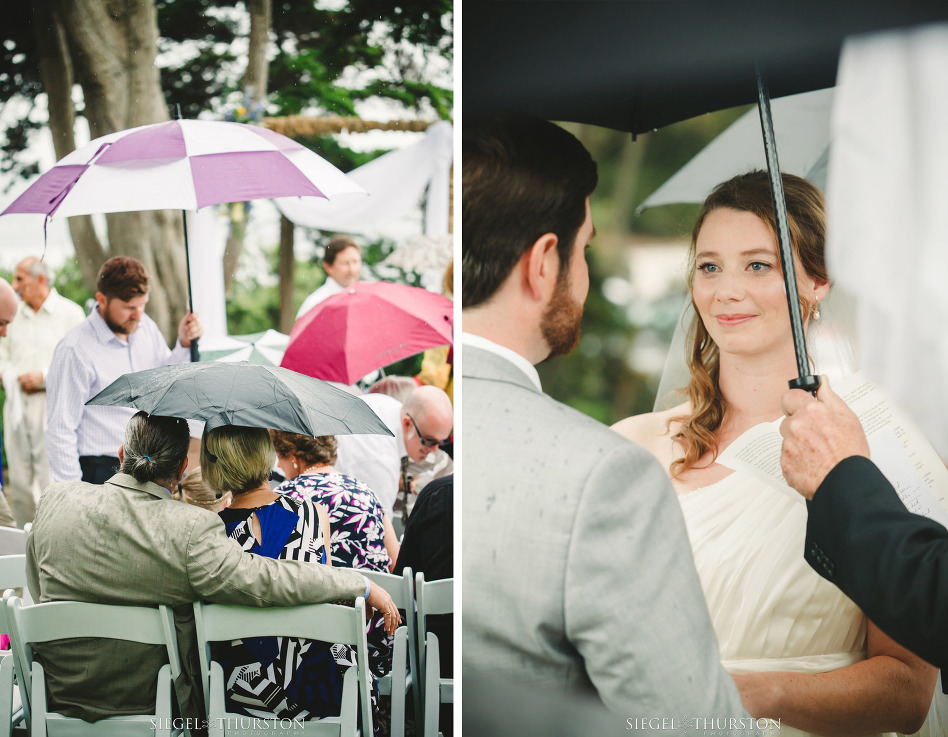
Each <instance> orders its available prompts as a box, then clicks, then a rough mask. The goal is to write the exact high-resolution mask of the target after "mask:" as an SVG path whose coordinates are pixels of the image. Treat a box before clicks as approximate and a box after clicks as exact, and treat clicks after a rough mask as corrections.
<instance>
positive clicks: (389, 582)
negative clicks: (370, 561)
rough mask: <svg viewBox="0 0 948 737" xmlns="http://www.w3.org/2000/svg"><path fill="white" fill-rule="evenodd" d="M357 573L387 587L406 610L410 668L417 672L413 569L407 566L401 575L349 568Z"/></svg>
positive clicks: (397, 604) (390, 593)
mask: <svg viewBox="0 0 948 737" xmlns="http://www.w3.org/2000/svg"><path fill="white" fill-rule="evenodd" d="M346 570H352V571H355V572H356V573H359V574H362V575H363V576H365V577H366V578H367V579H369V581H371V582H372V583H373V584H378V585H379V586H381V587H382V588H383V589H385V590H386V591H387V592H388V594H389V596H391V597H392V601H394V602H395V606H397V607H398V608H399V609H404V610H405V622H404V624H405V626H406V627H407V628H408V658H409V668H410V669H411V672H412V673H417V672H418V668H417V665H418V664H417V662H416V659H417V651H418V650H417V648H418V646H417V645H416V644H415V633H416V632H417V630H416V629H415V596H414V592H413V591H412V571H411V568H406V569H405V570H404V571H403V572H402V575H401V576H396V575H394V574H391V573H380V572H379V571H366V570H363V569H361V568H349V569H346Z"/></svg>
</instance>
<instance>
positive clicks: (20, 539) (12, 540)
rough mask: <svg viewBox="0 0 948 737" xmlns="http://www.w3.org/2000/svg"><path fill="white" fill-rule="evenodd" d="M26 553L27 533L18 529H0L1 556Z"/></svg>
mask: <svg viewBox="0 0 948 737" xmlns="http://www.w3.org/2000/svg"><path fill="white" fill-rule="evenodd" d="M25 552H26V532H25V531H23V530H18V529H17V528H16V527H0V555H19V554H21V553H25Z"/></svg>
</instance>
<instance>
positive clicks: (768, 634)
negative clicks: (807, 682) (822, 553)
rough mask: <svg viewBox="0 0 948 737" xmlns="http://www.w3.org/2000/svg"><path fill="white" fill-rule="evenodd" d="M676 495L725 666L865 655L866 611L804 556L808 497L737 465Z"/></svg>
mask: <svg viewBox="0 0 948 737" xmlns="http://www.w3.org/2000/svg"><path fill="white" fill-rule="evenodd" d="M679 501H680V503H681V508H682V511H683V512H684V516H685V523H686V525H687V528H688V536H689V538H690V540H691V546H692V549H693V551H694V557H695V564H696V566H697V569H698V576H699V577H700V579H701V586H702V588H703V589H704V594H705V598H706V599H707V602H708V609H709V611H710V612H711V621H712V623H713V625H714V631H715V633H716V634H717V636H718V642H719V646H720V653H721V660H722V662H723V663H724V666H725V668H727V670H728V671H729V672H731V673H756V672H764V671H792V672H797V673H822V672H826V671H831V670H835V669H837V668H842V667H845V666H847V665H851V664H852V663H856V662H858V661H860V660H864V659H865V658H866V627H867V623H866V618H865V616H864V615H863V614H862V612H861V610H860V609H859V608H858V607H856V605H855V604H853V602H852V601H850V600H849V599H848V598H847V597H846V596H845V595H844V594H843V593H842V592H841V591H840V590H839V589H838V588H836V587H835V586H833V585H832V584H831V583H829V582H828V581H826V580H824V579H823V578H821V577H820V576H819V575H817V574H816V572H814V571H813V570H812V569H811V568H810V566H809V565H808V564H807V562H806V561H805V560H804V558H803V546H804V539H805V536H806V518H807V513H806V506H805V505H804V504H802V503H800V502H798V501H796V500H795V499H792V498H791V497H790V496H789V495H787V494H784V493H782V492H781V491H778V490H777V489H775V488H773V487H771V486H768V485H766V484H764V483H763V482H762V481H760V480H758V479H756V478H754V477H753V476H750V475H749V474H746V473H742V472H739V471H738V472H735V473H733V474H731V475H730V476H727V477H726V478H724V479H723V480H721V481H719V482H717V483H715V484H712V485H711V486H707V487H704V488H702V489H696V490H694V491H691V492H687V493H684V494H681V495H680V496H679ZM779 734H780V735H781V737H790V735H803V734H806V733H804V732H799V731H797V730H794V729H792V728H790V727H788V726H787V725H783V727H782V729H781V731H780V732H779Z"/></svg>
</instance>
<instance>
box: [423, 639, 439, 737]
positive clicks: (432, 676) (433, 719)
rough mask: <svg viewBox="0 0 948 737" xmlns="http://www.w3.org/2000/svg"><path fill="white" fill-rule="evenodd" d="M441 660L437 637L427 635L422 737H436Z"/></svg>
mask: <svg viewBox="0 0 948 737" xmlns="http://www.w3.org/2000/svg"><path fill="white" fill-rule="evenodd" d="M440 681H441V659H440V652H439V650H438V637H437V636H436V635H433V634H432V633H430V632H429V633H428V637H427V639H426V641H425V680H424V683H425V696H424V709H425V717H424V730H425V731H424V737H438V716H439V712H440V709H441V693H440V688H439V684H440Z"/></svg>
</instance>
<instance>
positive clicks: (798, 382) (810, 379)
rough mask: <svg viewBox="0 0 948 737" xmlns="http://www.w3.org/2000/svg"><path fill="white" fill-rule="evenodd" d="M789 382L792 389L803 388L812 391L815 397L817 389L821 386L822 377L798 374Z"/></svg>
mask: <svg viewBox="0 0 948 737" xmlns="http://www.w3.org/2000/svg"><path fill="white" fill-rule="evenodd" d="M789 384H790V388H791V389H803V391H806V392H810V394H812V395H813V396H814V397H815V396H816V390H817V389H819V388H820V377H819V376H798V377H797V378H795V379H790V382H789Z"/></svg>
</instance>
